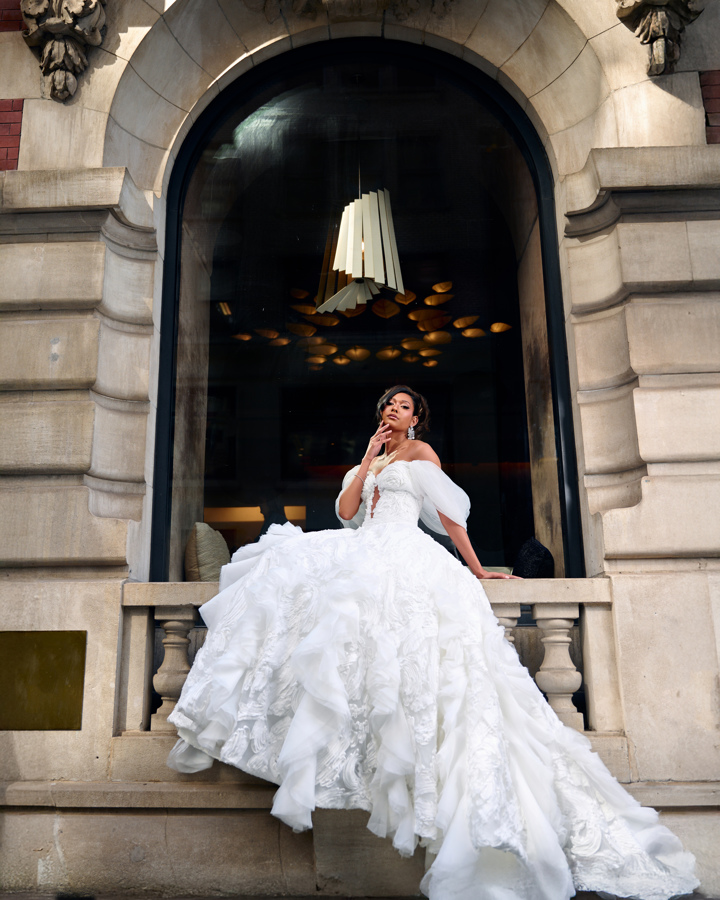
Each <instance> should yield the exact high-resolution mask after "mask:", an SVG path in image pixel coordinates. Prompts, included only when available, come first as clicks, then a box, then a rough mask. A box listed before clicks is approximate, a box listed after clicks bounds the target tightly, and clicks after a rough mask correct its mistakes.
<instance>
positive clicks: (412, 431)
mask: <svg viewBox="0 0 720 900" xmlns="http://www.w3.org/2000/svg"><path fill="white" fill-rule="evenodd" d="M408 440H409V441H414V440H415V428H414V427H413V426H412V425H411V426H410V427H409V428H408Z"/></svg>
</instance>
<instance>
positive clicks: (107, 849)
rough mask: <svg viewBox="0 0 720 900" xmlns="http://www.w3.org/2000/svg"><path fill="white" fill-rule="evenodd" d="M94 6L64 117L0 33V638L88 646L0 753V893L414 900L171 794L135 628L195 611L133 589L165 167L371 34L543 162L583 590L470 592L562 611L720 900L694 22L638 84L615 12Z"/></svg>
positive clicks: (239, 785)
mask: <svg viewBox="0 0 720 900" xmlns="http://www.w3.org/2000/svg"><path fill="white" fill-rule="evenodd" d="M647 5H653V4H647ZM655 5H659V4H655ZM681 5H682V4H681ZM6 9H7V10H12V9H14V6H12V5H8V4H3V3H2V2H0V11H2V15H3V16H4V15H5V10H6ZM276 13H277V14H276ZM104 14H105V17H106V22H105V25H104V28H103V29H102V35H101V37H102V39H101V42H100V43H98V44H97V45H96V46H92V47H90V48H89V49H88V52H87V67H86V69H85V71H84V72H83V73H82V74H79V73H78V77H77V86H76V89H75V91H74V93H73V92H72V91H70V92H69V93H68V96H67V97H66V98H65V99H64V101H63V102H59V101H60V100H61V99H62V98H60V97H58V96H57V93H58V90H57V89H55V91H54V93H53V86H52V85H48V82H47V79H46V77H45V76H43V73H42V72H41V69H40V67H39V65H38V59H37V58H36V56H35V55H34V52H36V51H33V50H32V49H30V48H29V47H28V46H27V45H26V43H25V41H24V39H23V34H22V33H21V32H20V31H18V30H17V29H16V25H15V23H16V22H17V18H16V17H14V18H13V17H12V16H10V17H8V18H7V21H8V22H12V23H13V27H12V28H9V27H8V28H7V29H6V28H4V27H2V28H0V148H2V147H3V143H2V129H3V125H2V123H3V121H4V120H3V119H2V115H3V110H9V111H10V112H13V111H20V110H21V111H22V129H19V128H18V129H15V131H17V132H18V134H17V135H16V134H15V131H12V130H11V131H10V133H9V134H10V135H11V136H12V137H16V136H17V137H18V140H17V141H16V142H15V145H19V153H18V155H17V164H16V167H15V165H6V166H3V165H2V163H3V161H4V160H7V161H10V156H9V154H6V156H5V157H4V158H2V159H0V170H3V169H4V171H0V318H1V319H2V321H1V323H0V548H1V549H0V563H1V565H2V569H0V577H1V578H2V583H0V608H2V615H3V623H4V626H3V627H4V629H5V630H10V631H13V630H17V631H35V630H43V631H64V630H82V631H86V632H87V656H86V669H85V684H84V706H83V727H82V729H81V730H80V731H8V732H3V733H0V782H2V787H1V791H2V793H1V796H2V803H3V809H2V810H1V811H0V814H2V816H3V833H4V840H3V846H2V848H1V849H0V890H5V891H48V892H52V891H71V892H83V893H92V892H98V891H105V892H110V891H112V892H113V893H123V892H125V893H132V892H138V891H152V892H157V893H172V892H175V893H177V894H183V895H186V894H202V893H218V894H223V893H225V894H236V895H237V894H248V895H249V894H255V895H261V894H280V893H282V894H289V895H297V896H300V895H308V894H314V893H315V892H316V890H319V891H320V892H321V893H324V894H337V893H338V892H340V893H343V894H344V895H347V896H351V895H362V896H391V895H397V894H412V893H414V892H416V890H417V882H418V880H419V876H420V873H421V871H422V868H423V860H422V859H421V858H420V856H419V855H418V856H417V857H416V858H415V859H413V860H399V859H396V858H395V856H394V855H393V854H392V853H390V852H388V848H386V847H383V846H382V844H381V843H380V842H378V841H377V840H376V839H374V838H372V839H370V840H366V838H365V835H364V829H363V823H362V821H361V818H362V817H361V816H355V815H350V814H342V813H330V812H324V813H321V814H319V815H318V816H317V819H316V828H315V830H314V832H313V833H312V834H305V835H293V834H290V833H289V832H287V830H286V829H284V828H283V827H282V826H279V825H278V824H277V823H276V822H274V821H273V820H271V818H270V817H269V815H268V812H267V810H268V807H269V803H270V796H271V794H270V792H269V790H268V788H267V786H266V785H264V784H262V783H259V782H257V781H254V780H253V779H249V778H247V777H245V776H243V775H241V774H240V773H236V772H232V771H229V770H227V769H225V768H224V767H221V766H216V767H214V768H213V769H212V770H211V771H210V772H207V773H203V774H202V775H200V776H193V777H184V776H179V775H178V774H177V773H173V772H170V771H169V770H167V769H166V768H165V767H164V762H163V761H164V758H165V755H166V753H167V750H168V748H169V746H170V745H171V743H172V737H171V736H168V735H167V734H166V733H163V731H162V728H158V727H155V728H153V727H151V725H152V723H151V721H150V717H149V689H150V688H149V685H150V679H151V677H152V646H151V634H152V627H153V622H154V619H157V620H159V621H161V622H163V621H164V622H174V623H176V624H175V625H173V626H172V628H170V627H168V633H171V632H172V633H174V634H175V635H176V642H177V641H182V640H184V635H183V634H182V633H181V632H182V622H186V623H192V621H193V620H194V616H195V612H194V610H195V608H196V607H197V606H199V605H201V603H202V602H204V600H206V599H208V596H209V594H211V593H212V586H209V587H208V586H202V585H201V586H197V585H181V586H177V587H173V588H171V589H170V588H164V587H163V586H155V585H148V584H145V583H146V582H147V581H148V578H149V554H150V513H151V506H152V497H153V485H154V471H153V465H154V445H155V420H156V413H157V387H158V368H159V363H158V355H159V347H160V337H161V333H160V329H161V319H160V311H161V300H162V286H163V254H164V247H165V218H166V201H167V189H168V182H169V178H170V175H171V173H172V171H173V165H174V163H175V160H176V158H177V154H178V152H179V149H180V147H181V146H182V144H183V141H184V140H185V138H186V137H187V136H188V134H189V132H190V130H191V128H192V126H193V124H194V123H195V122H196V121H197V119H198V116H199V115H200V114H201V112H202V111H203V109H205V108H206V107H207V105H208V104H209V103H210V102H211V101H212V100H213V99H214V98H215V97H217V96H218V95H219V94H220V93H221V92H222V91H223V90H224V89H225V88H227V87H229V86H230V85H232V84H234V83H235V82H236V81H237V80H238V79H242V77H243V74H244V73H245V72H247V71H249V70H250V69H252V68H253V67H255V66H257V65H258V64H260V63H261V62H262V61H263V60H265V59H268V58H270V57H277V56H279V55H281V54H283V53H285V52H287V51H289V50H290V49H292V48H295V47H299V46H302V45H306V44H311V43H318V42H324V41H333V40H337V39H340V38H343V37H347V36H353V37H365V36H372V37H375V38H384V39H387V40H397V41H408V42H413V43H415V44H422V45H425V46H427V47H432V48H436V49H438V50H441V51H443V52H445V53H447V54H451V55H452V56H454V57H458V58H460V59H462V60H463V61H464V62H465V63H466V64H467V65H468V66H473V67H476V68H479V69H480V70H481V71H482V72H484V73H486V74H487V75H488V76H490V77H491V78H493V79H494V80H496V82H497V83H498V85H499V86H500V87H501V88H503V89H504V90H505V91H507V92H508V93H509V94H510V96H512V97H513V98H514V99H515V100H516V101H517V103H518V104H519V105H520V106H521V108H522V109H523V110H524V111H525V112H526V114H527V115H528V116H529V118H530V120H531V121H532V123H533V125H534V127H535V128H536V130H537V133H538V135H539V136H540V138H541V140H542V141H543V143H544V146H545V149H546V152H547V155H548V159H549V161H550V165H551V167H552V172H553V176H554V191H555V204H556V209H557V235H558V252H559V259H560V268H561V278H562V288H563V290H562V293H563V302H564V318H565V322H566V334H567V343H568V368H569V377H570V383H571V391H572V401H573V410H572V413H573V421H574V428H575V442H576V450H577V459H578V468H579V479H580V503H581V515H582V526H583V538H584V546H585V552H586V560H585V563H586V571H587V575H588V578H587V579H584V580H582V579H579V580H573V579H557V580H555V581H553V582H549V583H546V582H543V583H537V584H532V583H522V584H520V583H518V584H512V583H502V584H500V583H498V584H493V585H491V587H492V588H493V589H492V590H491V591H489V594H490V596H491V600H492V602H493V603H494V604H496V609H497V611H498V614H499V615H501V616H502V618H503V621H504V623H505V624H506V626H507V627H512V625H514V623H515V622H516V621H517V616H518V615H519V605H518V604H521V603H527V604H530V605H533V606H535V607H536V609H535V617H536V619H537V620H538V622H539V624H540V625H541V628H542V625H543V621H545V622H548V621H565V622H567V623H568V624H567V627H566V632H565V633H568V632H567V629H569V628H570V627H571V625H572V623H573V621H575V620H576V619H577V618H579V619H580V623H581V634H582V643H583V660H584V679H585V685H586V691H587V693H588V698H589V703H588V709H589V726H590V728H591V729H592V731H591V732H588V733H589V734H590V736H591V737H592V738H593V740H594V742H595V745H596V747H597V749H598V751H599V752H601V753H602V754H603V756H604V758H605V759H606V760H607V761H608V764H609V765H610V766H611V768H612V769H613V771H614V772H615V774H616V775H617V776H618V777H619V778H620V779H621V780H623V781H624V782H627V783H628V786H629V787H630V789H631V790H632V791H633V792H634V793H635V794H636V796H638V797H639V798H640V799H641V800H642V802H647V803H650V804H652V805H655V806H658V807H659V808H660V809H661V811H662V815H663V817H664V819H665V820H666V821H667V823H668V824H669V825H670V826H671V827H672V828H674V829H675V830H676V831H677V833H678V834H679V835H680V836H681V837H682V839H683V840H684V841H685V842H686V844H687V846H688V847H689V848H690V849H691V850H693V852H695V854H696V855H697V857H698V863H699V870H700V876H701V878H702V880H703V889H704V891H705V892H706V894H707V895H708V896H720V863H719V862H718V858H717V852H716V848H717V846H718V840H719V839H720V764H719V762H718V760H719V759H720V755H719V754H718V728H719V726H720V718H719V713H718V708H719V702H718V700H719V698H718V675H719V674H720V672H719V668H720V559H719V558H720V512H719V510H720V428H719V427H718V422H719V421H720V227H719V226H718V214H719V213H720V194H719V193H718V172H719V171H720V148H718V147H717V146H716V145H715V144H716V140H715V131H714V130H713V129H716V128H717V123H716V122H715V120H714V118H713V117H714V116H715V114H716V113H715V111H714V103H715V102H716V101H715V100H714V92H713V91H714V89H713V90H711V87H712V86H713V85H715V84H716V81H717V79H716V78H715V77H714V75H713V74H712V73H715V74H717V72H718V71H719V70H720V49H719V48H720V6H718V4H708V5H707V8H706V9H705V10H704V11H703V12H702V17H701V19H700V20H699V21H698V22H697V23H696V24H691V23H690V21H689V20H688V22H687V23H686V26H687V27H686V28H685V31H684V32H683V35H682V52H681V53H680V55H679V57H678V58H676V59H674V72H667V73H666V74H660V75H655V74H648V48H647V46H644V45H643V43H642V42H641V40H638V38H637V37H636V36H635V35H634V34H633V31H632V30H630V29H629V28H627V27H626V23H625V22H623V21H620V20H619V19H618V12H617V4H616V3H615V0H469V2H462V3H461V2H454V3H445V4H438V3H436V2H431V0H418V2H414V3H409V2H407V3H406V2H394V3H384V2H383V3H380V2H367V3H365V2H357V3H345V2H340V0H336V2H334V3H319V2H318V3H305V4H302V3H297V2H293V3H291V2H289V0H278V2H277V3H276V4H275V5H274V6H273V5H272V4H270V3H265V4H262V3H250V2H243V0H192V2H191V0H174V2H172V0H123V2H117V0H108V2H107V4H105V5H104ZM4 21H5V20H4V19H3V20H2V21H0V25H2V24H3V22H4ZM98 21H99V20H98ZM98 27H99V28H100V27H101V26H100V25H99V26H98ZM651 68H652V67H651ZM69 84H70V82H69V80H68V81H67V84H66V87H67V85H69ZM8 104H9V105H8ZM15 104H19V105H18V106H15ZM13 121H14V120H12V121H10V122H8V123H6V124H8V125H12V124H13ZM706 129H707V130H706ZM8 146H11V145H8ZM13 146H14V145H13ZM0 156H1V152H0ZM13 162H14V160H13ZM530 250H532V248H530ZM528 252H530V251H528ZM520 274H521V275H522V273H520ZM208 592H209V593H208ZM553 609H554V610H555V612H553ZM163 610H164V611H163ZM177 623H180V624H177ZM549 627H550V626H548V628H549ZM552 627H560V626H552ZM562 627H565V626H562ZM173 629H174V632H173ZM563 640H564V636H563ZM174 652H175V651H174ZM568 659H569V658H565V657H563V660H562V661H561V663H559V664H557V665H554V669H558V670H560V676H559V678H560V681H562V680H563V678H566V676H564V675H563V674H562V671H563V670H565V671H567V672H570V673H571V675H572V672H573V666H572V664H571V663H570V662H568ZM546 668H548V667H546ZM171 681H172V679H170V681H168V684H170V683H171ZM571 681H572V678H570V679H569V680H568V679H567V678H566V683H567V684H568V685H569V684H571ZM561 687H562V685H561ZM559 693H562V691H559ZM566 693H567V691H566ZM558 704H559V705H558V708H560V707H561V704H560V701H558ZM575 724H576V723H575ZM208 847H212V848H213V852H212V854H209V853H208V852H207V848H208ZM223 848H226V852H225V850H224V849H223ZM220 858H222V859H223V860H224V862H223V864H222V865H220V864H218V859H220Z"/></svg>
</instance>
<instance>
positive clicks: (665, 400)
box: [634, 376, 720, 462]
mask: <svg viewBox="0 0 720 900" xmlns="http://www.w3.org/2000/svg"><path fill="white" fill-rule="evenodd" d="M676 377H677V378H682V376H676ZM696 377H697V376H696ZM669 378H670V379H672V378H673V376H669ZM634 397H635V415H636V419H637V427H638V443H639V446H640V455H641V456H642V458H643V459H644V460H645V461H646V462H682V461H695V460H711V459H720V386H718V387H687V386H686V387H682V386H676V387H673V386H672V384H668V385H667V386H666V387H659V388H658V389H649V388H642V387H641V388H636V389H635V391H634Z"/></svg>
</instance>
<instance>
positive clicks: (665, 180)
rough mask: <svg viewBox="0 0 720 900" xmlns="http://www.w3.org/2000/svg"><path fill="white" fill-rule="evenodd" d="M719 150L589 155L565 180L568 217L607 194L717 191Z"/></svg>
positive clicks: (605, 151) (615, 149) (676, 149)
mask: <svg viewBox="0 0 720 900" xmlns="http://www.w3.org/2000/svg"><path fill="white" fill-rule="evenodd" d="M719 165H720V147H716V146H713V147H699V146H696V147H608V148H596V149H594V150H591V151H590V154H589V155H588V159H587V162H586V163H585V166H584V167H583V168H582V169H581V170H580V171H579V172H576V173H574V174H573V175H569V176H568V177H567V179H566V186H567V210H568V215H571V216H573V215H575V216H577V215H580V214H582V213H587V212H588V211H590V210H592V209H593V208H595V207H597V206H599V205H602V204H603V203H605V202H606V200H607V196H606V192H608V191H639V190H643V189H645V190H652V189H662V190H663V191H666V190H668V189H669V188H679V189H685V190H687V189H693V188H707V189H712V188H716V187H717V173H718V166H719Z"/></svg>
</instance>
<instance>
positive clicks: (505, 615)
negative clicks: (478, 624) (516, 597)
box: [492, 603, 520, 644]
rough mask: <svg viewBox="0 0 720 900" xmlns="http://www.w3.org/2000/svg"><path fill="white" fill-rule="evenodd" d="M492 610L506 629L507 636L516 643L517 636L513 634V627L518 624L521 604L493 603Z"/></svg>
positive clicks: (512, 642) (511, 641)
mask: <svg viewBox="0 0 720 900" xmlns="http://www.w3.org/2000/svg"><path fill="white" fill-rule="evenodd" d="M492 611H493V612H494V613H495V616H496V618H497V620H498V622H499V623H500V624H501V625H502V626H503V628H504V629H505V637H506V638H507V639H508V640H509V641H510V643H511V644H514V643H515V637H514V635H513V628H514V627H515V626H516V625H517V621H518V619H519V618H520V604H519V603H493V604H492Z"/></svg>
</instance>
